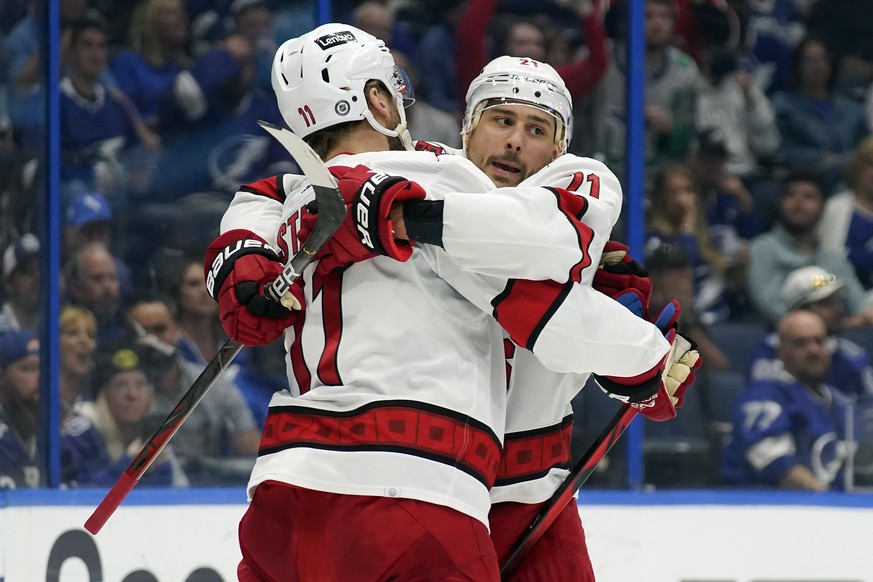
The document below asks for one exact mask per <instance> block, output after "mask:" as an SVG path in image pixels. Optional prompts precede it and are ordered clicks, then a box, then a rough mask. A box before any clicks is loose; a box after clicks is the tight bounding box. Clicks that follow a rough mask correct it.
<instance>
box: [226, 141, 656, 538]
mask: <svg viewBox="0 0 873 582" xmlns="http://www.w3.org/2000/svg"><path fill="white" fill-rule="evenodd" d="M359 164H364V165H366V166H368V167H370V168H372V169H375V170H380V171H385V172H387V173H391V174H397V175H402V176H404V177H406V178H408V179H410V180H415V181H416V182H419V183H420V184H421V185H422V186H423V187H424V189H425V190H426V191H427V193H428V197H429V198H431V199H443V200H444V204H445V206H444V208H445V211H444V230H443V241H444V244H445V249H443V248H440V247H435V246H428V245H419V246H416V247H415V250H414V252H413V255H412V258H411V259H410V260H409V261H408V262H406V263H399V262H396V261H393V260H391V259H389V258H387V257H376V258H374V259H371V260H368V261H365V262H362V263H357V264H354V265H351V266H350V267H348V268H346V269H342V270H335V271H333V272H331V273H328V274H326V275H325V276H323V277H321V276H315V275H316V273H317V272H318V269H317V264H315V265H311V266H310V267H309V268H307V269H306V270H305V271H304V273H303V275H302V277H303V290H304V294H305V299H306V310H305V311H304V312H303V313H302V314H301V316H300V317H298V319H297V322H296V324H295V325H294V327H293V329H289V330H288V332H286V338H285V344H286V347H287V348H288V350H289V358H288V360H289V363H290V369H289V381H290V389H289V390H287V391H282V392H278V393H277V394H275V395H274V397H273V399H272V401H271V403H270V411H269V414H268V417H267V421H266V426H265V430H264V435H263V438H262V442H261V450H260V454H259V457H258V460H257V462H256V465H255V468H254V470H253V472H252V477H251V480H250V482H249V493H250V494H251V493H252V492H253V490H254V487H255V486H257V484H259V483H261V482H263V481H265V480H278V481H283V482H288V483H292V484H295V485H298V486H302V487H307V488H312V489H317V490H322V491H330V492H336V493H348V494H357V495H374V496H387V497H408V498H414V499H419V500H423V501H427V502H431V503H436V504H440V505H445V506H448V507H452V508H454V509H456V510H458V511H461V512H464V513H466V514H468V515H471V516H473V517H475V518H477V519H479V520H481V521H482V522H483V523H487V514H488V510H489V507H490V503H491V500H490V498H489V494H488V488H489V487H490V486H491V485H492V484H493V483H494V480H495V477H496V473H497V468H498V466H499V462H500V452H501V439H502V435H503V432H504V418H505V406H506V374H505V368H504V366H505V360H504V352H503V343H502V339H503V336H502V331H501V329H500V326H498V324H497V322H500V323H501V325H503V326H504V327H505V328H506V329H507V330H509V331H510V334H511V335H513V337H514V338H515V339H516V341H518V343H519V344H520V345H524V346H526V347H528V348H531V349H532V350H533V351H534V352H535V353H538V351H539V350H540V349H542V351H543V353H544V354H546V353H548V354H550V358H547V359H548V360H549V361H550V362H551V363H552V365H554V366H555V367H557V368H560V370H559V371H576V370H580V371H582V370H584V371H588V370H591V369H597V368H600V369H602V370H603V373H607V374H614V375H628V376H629V375H633V374H635V373H636V372H629V371H628V370H627V368H628V361H629V360H632V361H633V362H634V363H635V364H637V365H645V366H646V367H645V368H642V369H648V368H650V367H651V366H653V365H654V363H655V362H657V361H659V360H660V359H661V358H663V356H664V354H666V352H667V349H668V346H667V343H666V341H665V340H663V338H660V340H661V341H660V343H659V342H658V341H657V339H658V338H659V337H660V336H659V334H658V333H657V330H656V329H655V328H653V327H652V330H649V329H648V328H645V327H644V326H640V325H639V323H645V322H641V320H639V319H637V318H636V317H634V316H633V315H632V314H630V313H629V312H628V311H627V310H626V309H624V307H622V306H620V305H617V304H615V303H614V302H612V301H611V300H609V299H608V298H605V297H604V296H602V295H600V294H597V293H596V292H594V291H593V290H591V289H590V288H586V287H583V286H579V285H576V284H573V283H572V281H573V280H578V278H579V277H580V273H581V270H583V269H584V267H580V265H583V264H584V263H585V261H586V260H588V261H590V252H589V250H588V245H589V242H590V241H589V239H590V238H591V234H592V233H590V232H588V231H586V230H585V229H584V228H582V229H580V226H579V224H578V223H577V221H575V220H574V218H575V215H576V214H579V213H580V212H582V210H584V209H581V206H580V209H576V211H575V212H570V213H568V211H567V209H566V208H563V207H562V205H563V204H565V203H566V200H564V199H563V198H561V196H559V195H558V194H557V193H556V191H554V190H551V189H547V188H514V189H512V188H510V189H504V190H503V191H502V192H500V193H499V194H495V193H492V190H493V189H494V186H493V184H491V182H490V180H488V178H487V177H486V176H485V175H484V174H482V173H481V172H480V171H479V170H478V169H477V168H476V167H475V166H474V165H473V164H471V163H470V162H468V161H467V160H465V159H463V158H459V157H456V156H436V155H433V154H431V153H427V152H374V153H367V154H357V155H340V156H337V157H335V158H333V159H332V160H331V161H330V162H329V163H328V165H330V166H345V167H354V166H357V165H359ZM313 196H314V195H313V193H312V190H311V188H309V187H308V183H307V182H306V181H305V179H304V178H303V177H301V176H292V175H283V176H279V177H277V178H275V179H270V180H265V181H261V182H258V183H255V184H251V185H248V186H245V187H243V188H242V189H241V190H240V192H238V193H237V195H236V197H235V198H234V200H233V202H232V203H231V206H230V207H229V209H228V211H227V213H226V214H225V216H224V218H223V220H222V225H221V230H222V232H226V231H228V230H232V229H246V230H251V231H254V232H255V233H257V234H258V235H260V236H261V237H263V238H264V239H265V240H268V241H274V243H275V246H276V248H277V250H278V251H279V253H280V256H281V257H282V259H283V260H285V259H287V258H288V256H290V254H293V253H295V252H297V250H298V248H299V246H300V241H298V240H297V237H296V232H297V229H298V228H299V223H300V214H299V209H300V208H301V207H302V206H303V205H305V204H306V203H308V202H309V201H311V200H312V199H313ZM583 206H584V205H583ZM586 237H587V238H586ZM601 245H602V243H601ZM477 269H478V270H479V271H487V272H486V273H480V272H477ZM508 277H517V278H519V279H521V278H524V279H546V278H550V279H553V280H554V281H553V282H550V283H546V284H541V285H540V286H539V287H537V286H536V285H535V284H532V283H529V282H526V283H525V284H520V283H522V282H520V281H509V282H508V281H507V278H508ZM562 280H563V281H564V282H563V283H561V282H559V281H562ZM586 289H587V290H588V291H591V292H592V294H596V295H598V296H599V298H601V299H602V300H599V298H598V297H594V296H592V297H588V296H587V295H586V291H585V290H586ZM604 312H608V313H613V314H614V316H615V318H616V319H615V321H616V324H615V326H599V327H609V329H606V330H604V329H599V328H598V329H594V330H585V329H584V328H585V326H584V323H583V322H584V321H585V318H584V317H583V315H585V314H588V315H589V316H590V315H591V314H597V315H598V316H599V317H603V313H604ZM646 325H648V324H646ZM649 327H651V326H649ZM586 331H588V332H591V333H585V332H586ZM592 336H594V339H592ZM653 337H654V340H655V341H647V339H651V338H653ZM618 342H621V343H622V344H624V343H626V344H628V345H630V346H632V347H631V348H630V352H632V357H630V358H627V357H619V358H617V357H615V355H614V353H613V355H612V356H611V358H607V359H606V360H604V357H605V354H606V353H610V352H614V350H615V345H616V343H618ZM589 348H590V349H589ZM598 359H599V360H602V361H598ZM640 362H643V363H642V364H641V363H640ZM637 371H639V370H637ZM349 452H354V454H347V453H349Z"/></svg>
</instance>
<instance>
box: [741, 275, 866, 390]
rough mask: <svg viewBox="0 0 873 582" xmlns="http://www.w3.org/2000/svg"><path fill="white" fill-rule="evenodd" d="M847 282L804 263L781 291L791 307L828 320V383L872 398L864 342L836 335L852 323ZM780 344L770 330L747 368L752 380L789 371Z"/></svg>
mask: <svg viewBox="0 0 873 582" xmlns="http://www.w3.org/2000/svg"><path fill="white" fill-rule="evenodd" d="M845 286H846V282H845V281H842V280H840V279H838V278H837V277H836V276H835V275H833V274H831V273H828V272H827V271H825V270H824V269H822V268H821V267H815V266H810V267H801V268H799V269H797V270H796V271H792V272H791V274H789V275H788V277H786V279H785V284H784V285H782V290H781V292H780V294H779V295H780V298H781V299H782V300H783V301H784V302H785V305H786V306H787V307H788V309H789V310H790V311H794V310H795V309H805V310H807V311H812V312H813V313H815V314H817V315H818V316H819V317H821V318H822V321H824V322H825V328H826V329H827V332H828V343H827V348H828V351H829V352H830V366H829V367H828V370H827V375H826V376H825V381H826V382H827V384H828V385H830V386H833V387H834V388H836V389H837V390H839V391H840V392H842V393H843V394H844V395H845V396H847V397H849V398H852V399H854V400H856V401H859V402H873V368H871V366H870V355H869V354H868V353H867V351H866V350H865V349H864V348H862V347H861V346H859V345H857V344H855V343H854V342H851V341H849V340H847V339H845V338H842V337H840V336H839V335H837V334H838V333H839V332H840V330H842V329H843V328H844V327H846V326H847V325H848V324H849V323H851V322H850V321H848V318H847V317H846V308H845V303H844V302H843V290H844V288H845ZM777 344H778V339H777V336H776V334H775V333H771V334H770V335H768V336H767V337H766V338H764V340H763V341H762V342H761V344H760V345H759V346H758V347H757V348H755V351H754V352H752V357H751V359H750V362H749V369H748V371H747V375H748V379H749V381H750V382H756V381H759V380H760V381H766V380H781V381H784V380H785V378H786V377H787V375H786V372H785V369H784V367H783V364H782V360H780V359H779V357H778V356H777V354H776V348H777Z"/></svg>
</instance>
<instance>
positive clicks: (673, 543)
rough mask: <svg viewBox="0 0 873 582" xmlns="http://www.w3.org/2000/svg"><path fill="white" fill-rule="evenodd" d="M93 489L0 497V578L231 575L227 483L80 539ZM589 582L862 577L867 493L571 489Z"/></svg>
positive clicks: (122, 515)
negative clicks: (587, 554)
mask: <svg viewBox="0 0 873 582" xmlns="http://www.w3.org/2000/svg"><path fill="white" fill-rule="evenodd" d="M102 494H103V492H102V491H98V490H81V491H75V492H63V491H61V492H52V491H33V492H26V491H18V492H5V493H3V494H2V496H0V500H2V505H3V506H2V508H0V534H2V537H3V541H2V544H3V545H2V550H0V552H2V553H0V574H2V575H0V580H3V581H4V582H16V581H19V580H21V581H36V580H45V581H46V582H89V581H98V580H105V581H119V582H149V581H162V582H164V581H165V582H171V581H182V582H220V581H223V582H230V581H231V580H236V565H237V562H238V559H239V546H238V545H237V539H236V524H237V523H238V520H239V518H240V517H241V516H242V513H243V512H244V510H245V503H244V500H243V499H242V498H241V496H242V492H241V491H240V490H237V489H218V490H216V489H208V490H205V489H199V490H187V491H171V490H165V491H157V490H151V491H149V490H138V491H134V492H133V493H131V495H130V497H129V498H128V499H127V500H126V501H125V503H124V504H123V505H122V506H121V507H120V508H119V509H118V511H117V512H116V513H115V514H114V515H113V516H112V517H111V518H110V520H109V521H108V522H107V524H106V525H105V526H104V528H103V530H102V531H100V533H99V534H97V535H96V536H91V535H90V534H89V533H87V532H86V531H85V530H84V529H83V528H82V524H83V523H84V521H85V519H86V518H87V517H88V516H89V515H90V513H91V511H92V510H93V508H94V506H96V504H97V503H98V502H99V501H100V499H102ZM582 499H583V502H582V503H581V504H580V512H581V516H582V520H583V523H584V524H585V527H586V533H587V536H588V542H589V547H590V551H591V556H592V561H593V563H594V567H595V572H596V574H597V580H598V581H599V582H629V581H632V582H873V573H871V569H870V560H869V555H868V554H867V551H866V548H867V544H868V540H869V539H870V536H871V534H873V498H871V496H867V495H863V496H859V495H853V496H846V495H842V494H816V495H814V494H806V493H782V494H779V495H778V496H774V495H772V494H763V493H720V492H711V491H672V492H658V493H626V492H607V491H602V490H599V491H583V494H582Z"/></svg>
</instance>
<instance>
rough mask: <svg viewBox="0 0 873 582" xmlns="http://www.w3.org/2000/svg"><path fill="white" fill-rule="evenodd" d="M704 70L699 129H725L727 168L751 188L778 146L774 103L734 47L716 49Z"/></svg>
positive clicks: (698, 113)
mask: <svg viewBox="0 0 873 582" xmlns="http://www.w3.org/2000/svg"><path fill="white" fill-rule="evenodd" d="M701 72H702V73H703V76H704V78H705V79H706V82H705V84H704V86H703V89H702V90H701V92H700V99H699V101H698V102H697V129H698V131H700V132H704V131H706V130H719V131H720V132H721V133H722V135H723V136H724V147H725V150H726V151H727V160H726V163H725V171H726V172H727V174H729V175H730V176H735V177H736V178H740V179H741V180H743V182H744V183H745V184H746V187H747V188H749V187H751V185H752V184H753V183H754V182H757V181H758V180H760V179H761V178H763V177H765V176H766V174H767V172H766V170H765V168H764V167H763V166H762V164H761V160H762V159H766V160H769V159H771V158H772V156H773V155H774V154H775V153H776V151H777V149H778V148H779V130H778V129H776V114H775V113H774V111H773V106H772V104H771V103H770V100H769V99H768V98H767V96H766V95H764V93H763V92H762V91H761V90H760V89H759V88H758V87H757V86H756V85H755V83H754V82H753V81H752V77H751V75H750V74H749V73H748V72H747V71H745V70H743V69H742V68H740V66H739V63H738V61H737V55H736V53H735V52H733V51H717V52H714V53H713V54H711V55H710V56H709V57H708V58H707V59H706V64H705V66H704V67H703V69H702V71H701Z"/></svg>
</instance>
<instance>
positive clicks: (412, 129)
mask: <svg viewBox="0 0 873 582" xmlns="http://www.w3.org/2000/svg"><path fill="white" fill-rule="evenodd" d="M392 56H393V57H394V62H395V63H397V66H398V67H400V68H401V69H403V70H404V72H405V73H406V75H407V77H409V82H410V83H411V84H412V87H413V94H414V95H415V103H414V104H413V105H412V106H410V107H409V108H408V109H406V125H407V127H408V128H409V134H410V135H411V136H412V139H413V140H426V141H432V142H438V143H441V144H444V145H447V146H450V147H453V148H460V147H461V124H460V123H458V120H457V118H456V117H455V116H454V115H451V114H449V113H447V112H445V111H442V110H441V109H437V108H436V107H434V106H433V105H431V104H430V103H428V102H427V100H426V99H424V98H422V97H419V95H418V87H419V76H418V73H417V72H416V71H415V70H414V69H413V68H412V64H411V63H410V62H409V60H408V59H407V58H406V55H404V54H403V53H400V52H397V53H395V52H393V51H392Z"/></svg>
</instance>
